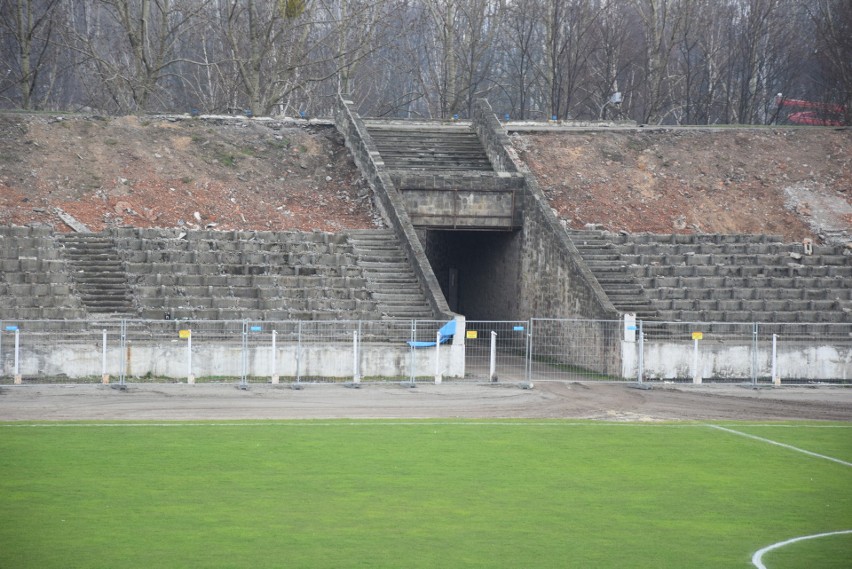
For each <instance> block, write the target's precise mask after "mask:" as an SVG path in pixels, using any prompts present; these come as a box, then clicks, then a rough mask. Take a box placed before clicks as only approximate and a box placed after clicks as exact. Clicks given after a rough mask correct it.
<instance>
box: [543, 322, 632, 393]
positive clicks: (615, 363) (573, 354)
mask: <svg viewBox="0 0 852 569" xmlns="http://www.w3.org/2000/svg"><path fill="white" fill-rule="evenodd" d="M621 330H622V322H621V321H620V320H579V319H577V320H563V319H548V318H533V319H532V320H531V321H530V356H529V366H530V372H529V376H530V379H531V380H535V381H541V380H562V381H589V380H596V381H622V380H623V379H624V378H623V377H622V362H621Z"/></svg>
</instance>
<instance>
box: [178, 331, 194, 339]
mask: <svg viewBox="0 0 852 569" xmlns="http://www.w3.org/2000/svg"><path fill="white" fill-rule="evenodd" d="M191 335H192V330H181V331H180V332H178V337H180V339H181V340H187V339H189V337H190V336H191Z"/></svg>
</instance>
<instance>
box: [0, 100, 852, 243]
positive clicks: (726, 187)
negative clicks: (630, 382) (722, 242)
mask: <svg viewBox="0 0 852 569" xmlns="http://www.w3.org/2000/svg"><path fill="white" fill-rule="evenodd" d="M512 140H513V143H514V144H515V146H516V149H517V150H518V153H519V155H520V156H521V157H522V159H524V160H525V161H526V162H527V164H528V165H529V166H530V168H531V169H532V170H533V172H534V173H535V174H536V176H537V178H538V181H539V184H540V185H541V187H542V189H543V190H544V191H545V193H546V194H547V196H548V197H549V199H550V200H551V204H552V206H553V207H554V209H555V210H556V211H557V212H558V215H559V216H560V217H561V218H563V219H564V220H566V223H567V224H569V225H570V226H572V227H575V228H581V227H584V226H585V225H586V224H589V223H594V224H600V225H602V226H603V227H604V228H607V229H610V230H613V231H621V230H623V231H629V232H640V231H651V232H657V233H672V232H682V233H692V232H723V233H770V234H779V235H783V236H784V237H785V238H786V239H788V240H791V241H792V240H800V239H802V238H803V237H821V238H824V239H830V240H832V241H838V242H845V241H848V240H850V239H852V202H850V200H852V130H848V129H847V130H845V131H840V130H834V129H750V130H740V129H730V130H727V129H726V130H717V131H706V130H677V131H675V130H671V131H647V132H641V131H599V132H594V133H590V132H568V133H566V132H562V133H544V134H524V135H516V134H513V135H512ZM57 207H59V208H62V209H63V210H64V211H66V212H68V213H70V214H71V215H73V216H74V217H75V218H77V219H79V220H80V221H82V222H83V223H85V224H86V225H88V226H89V228H90V229H92V230H96V231H97V230H100V229H103V228H105V227H110V226H124V225H130V226H137V227H186V228H201V227H208V226H210V227H215V228H216V229H222V230H229V229H274V230H291V229H292V230H321V231H338V230H341V229H346V228H368V227H374V226H375V225H376V224H379V223H380V221H378V216H377V214H376V212H375V211H374V210H373V208H372V204H371V200H370V196H369V191H368V188H367V186H366V184H365V182H364V181H363V180H362V179H361V176H360V174H359V173H358V171H357V169H356V168H355V165H354V163H353V162H352V159H351V157H350V155H349V153H348V151H347V150H346V148H345V147H344V146H343V140H342V138H341V137H340V135H339V134H338V133H337V132H336V131H335V130H334V128H333V127H330V126H319V125H297V124H294V123H292V122H291V123H285V122H281V121H269V120H246V119H236V118H231V119H224V118H219V119H189V118H185V119H183V120H177V119H176V118H170V119H169V118H153V117H119V118H101V117H87V116H79V115H65V116H62V117H59V116H51V115H24V114H19V113H5V114H0V224H18V225H28V224H49V225H51V226H53V227H55V228H56V229H57V230H59V231H69V230H70V228H69V227H67V226H66V225H65V224H64V223H63V222H62V221H61V220H60V219H59V217H58V216H57V215H56V213H55V210H54V208H57Z"/></svg>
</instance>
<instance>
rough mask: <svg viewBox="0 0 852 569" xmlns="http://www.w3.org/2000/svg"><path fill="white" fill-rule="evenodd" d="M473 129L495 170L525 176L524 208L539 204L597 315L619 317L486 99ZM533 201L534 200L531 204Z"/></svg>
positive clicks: (480, 103) (478, 108)
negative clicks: (525, 198)
mask: <svg viewBox="0 0 852 569" xmlns="http://www.w3.org/2000/svg"><path fill="white" fill-rule="evenodd" d="M473 128H474V130H476V133H477V135H478V136H479V138H480V140H481V141H482V143H483V146H485V149H486V153H487V154H488V158H489V160H491V163H492V164H493V165H494V166H495V169H498V165H499V166H500V167H501V168H500V169H505V170H506V171H508V172H512V173H514V172H518V173H520V174H522V175H523V177H524V190H525V193H526V194H527V196H528V198H529V199H528V200H527V202H528V205H527V206H525V207H524V211H525V212H526V211H529V209H528V207H529V206H530V205H532V206H534V207H536V208H537V209H538V210H539V212H540V213H541V215H542V216H543V218H544V221H545V223H546V226H547V230H548V231H549V232H550V233H551V234H552V236H553V237H554V238H555V239H556V241H557V242H558V243H559V244H560V245H561V249H562V251H564V252H565V254H566V255H567V257H568V261H569V263H570V264H571V265H573V266H574V267H575V268H576V270H577V272H578V273H579V275H580V277H581V279H582V280H583V281H584V284H585V285H586V286H587V287H588V289H589V290H590V292H591V293H592V296H593V297H594V299H595V300H596V301H597V304H598V305H599V308H600V313H599V314H595V315H588V316H593V317H595V318H604V319H607V320H617V319H618V318H619V312H618V310H616V308H615V306H613V304H612V302H611V301H610V300H609V297H608V296H607V295H606V293H605V292H604V290H603V287H601V285H600V283H599V282H598V279H597V278H595V276H594V274H593V273H592V271H591V269H589V267H588V265H587V264H586V262H585V261H584V260H583V257H582V256H581V255H580V252H579V251H578V250H577V247H576V246H575V245H574V242H573V241H571V238H570V237H569V236H568V234H567V233H566V232H565V229H564V228H563V227H562V224H561V223H559V220H558V219H557V218H556V215H554V213H553V210H552V209H551V208H550V204H549V203H548V202H547V198H546V197H545V195H544V193H543V192H542V191H541V189H540V188H539V187H538V182H537V180H536V179H535V176H534V175H533V174H532V172H530V171H529V169H528V168H527V167H526V165H525V164H523V163H522V162H521V161H520V159H519V158H518V156H517V154H516V153H515V152H514V150H513V148H512V144H511V142H510V140H509V136H508V134H506V131H505V129H504V127H503V125H502V124H501V123H500V121H499V120H497V116H496V115H495V114H494V111H493V110H492V108H491V104H490V103H489V102H488V101H487V100H485V99H477V100H476V102H475V103H474V113H473ZM530 202H531V203H530Z"/></svg>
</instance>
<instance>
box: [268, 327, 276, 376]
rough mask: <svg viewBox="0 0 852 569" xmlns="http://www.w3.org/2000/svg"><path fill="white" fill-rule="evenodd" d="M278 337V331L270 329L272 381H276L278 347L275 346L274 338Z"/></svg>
mask: <svg viewBox="0 0 852 569" xmlns="http://www.w3.org/2000/svg"><path fill="white" fill-rule="evenodd" d="M277 338H278V331H277V330H273V331H272V377H271V378H270V379H271V381H272V383H273V384H275V383H278V348H277V347H276V346H275V344H276V342H275V340H276V339H277Z"/></svg>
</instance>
